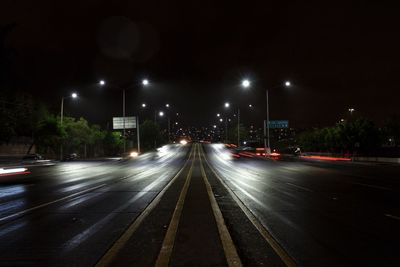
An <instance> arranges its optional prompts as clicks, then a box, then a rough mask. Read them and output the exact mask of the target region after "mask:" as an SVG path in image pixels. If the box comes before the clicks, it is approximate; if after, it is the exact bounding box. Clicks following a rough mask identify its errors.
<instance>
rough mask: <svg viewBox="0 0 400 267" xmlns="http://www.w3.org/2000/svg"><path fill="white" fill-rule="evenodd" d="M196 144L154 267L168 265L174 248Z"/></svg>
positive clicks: (190, 176)
mask: <svg viewBox="0 0 400 267" xmlns="http://www.w3.org/2000/svg"><path fill="white" fill-rule="evenodd" d="M196 150H197V145H195V146H194V151H195V152H194V157H193V159H192V164H191V165H190V169H189V172H188V174H187V176H186V181H185V184H184V185H183V188H182V190H181V193H180V195H179V199H178V202H177V203H176V206H175V210H174V213H173V214H172V218H171V221H170V223H169V226H168V230H167V233H166V234H165V237H164V241H163V243H162V246H161V250H160V253H159V254H158V257H157V260H156V263H155V264H154V266H155V267H167V266H168V265H169V262H170V259H171V254H172V249H173V248H174V243H175V238H176V233H177V231H178V225H179V220H180V218H181V215H182V210H183V205H184V204H185V199H186V195H187V192H188V189H189V185H190V181H191V179H192V172H193V166H194V162H195V159H196Z"/></svg>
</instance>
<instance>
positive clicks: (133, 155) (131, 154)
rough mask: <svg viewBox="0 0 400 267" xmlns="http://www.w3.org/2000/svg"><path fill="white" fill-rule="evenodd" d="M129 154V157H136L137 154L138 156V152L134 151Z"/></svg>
mask: <svg viewBox="0 0 400 267" xmlns="http://www.w3.org/2000/svg"><path fill="white" fill-rule="evenodd" d="M129 155H130V156H131V158H136V157H137V156H139V153H137V152H136V151H133V152H131V153H130V154H129Z"/></svg>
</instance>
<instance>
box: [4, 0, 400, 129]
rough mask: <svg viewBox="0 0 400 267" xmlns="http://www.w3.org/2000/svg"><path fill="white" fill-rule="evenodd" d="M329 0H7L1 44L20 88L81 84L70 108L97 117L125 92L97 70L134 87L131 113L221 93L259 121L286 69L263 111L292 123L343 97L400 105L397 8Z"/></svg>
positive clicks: (199, 108) (359, 106) (218, 99)
mask: <svg viewBox="0 0 400 267" xmlns="http://www.w3.org/2000/svg"><path fill="white" fill-rule="evenodd" d="M305 2H307V3H305ZM331 2H332V3H329V4H328V3H327V2H326V1H318V2H317V1H315V2H314V1H313V2H311V1H290V2H289V1H273V2H268V1H259V2H251V1H240V2H239V1H238V2H235V3H234V2H233V1H226V2H222V1H181V2H176V1H109V0H108V1H99V0H96V1H94V0H86V1H61V0H60V1H47V0H42V1H22V0H21V1H15V0H12V1H9V0H5V1H2V7H1V9H0V25H5V24H8V23H14V22H15V23H16V27H15V28H14V30H13V31H12V32H11V34H10V35H9V36H8V39H7V42H6V44H7V46H8V47H11V48H13V49H15V51H16V56H15V71H16V73H17V75H18V76H17V77H19V79H21V81H23V83H21V84H23V87H24V88H23V89H24V90H28V91H30V92H32V93H33V94H35V95H36V96H37V97H38V98H41V99H43V100H44V101H46V102H47V103H49V104H50V105H52V106H54V107H58V105H59V99H60V98H61V96H62V95H66V94H68V93H69V92H71V91H72V90H77V91H79V93H80V95H81V96H82V97H81V99H80V100H79V101H77V102H74V103H72V101H68V103H66V112H67V113H70V114H72V115H75V116H85V117H87V118H89V119H90V120H92V121H95V122H99V123H104V122H105V121H107V120H110V118H111V117H112V116H117V115H121V108H120V105H121V99H120V98H121V92H120V91H119V90H118V89H116V88H110V87H107V88H100V87H99V86H97V85H96V82H97V81H98V80H99V79H105V80H107V81H108V82H109V83H113V84H115V85H118V86H121V87H129V88H130V89H129V90H128V91H127V108H128V110H129V113H133V112H134V109H135V108H136V107H137V106H138V105H139V103H141V102H146V103H148V104H149V105H152V106H161V105H163V104H164V103H166V102H168V103H170V104H171V106H173V107H174V108H175V109H176V111H179V112H180V114H182V119H183V120H184V121H185V122H186V123H187V124H193V125H203V124H204V125H205V124H209V123H213V122H214V121H215V114H216V113H217V112H222V111H223V102H224V101H226V100H228V101H230V102H232V103H234V104H236V105H237V106H240V107H241V109H242V110H243V111H242V113H243V116H244V120H245V121H247V122H250V121H251V122H255V123H257V124H260V125H261V121H262V119H263V118H264V116H265V97H264V95H265V89H266V88H272V87H274V86H275V85H277V84H280V83H282V82H283V81H284V80H286V79H289V80H290V81H291V82H292V83H293V84H294V85H295V86H293V87H292V88H290V89H285V88H276V89H273V90H270V101H271V102H270V104H271V119H289V120H290V123H291V125H293V126H314V125H329V124H333V123H334V122H336V121H338V120H339V119H340V118H343V117H346V116H348V114H347V113H348V112H347V109H348V108H349V107H353V108H355V109H356V112H357V113H358V114H359V115H363V116H367V117H370V118H372V119H374V120H376V121H382V120H383V119H384V118H386V117H387V116H389V115H392V114H394V113H399V104H398V102H399V97H400V93H399V90H398V88H399V86H398V83H399V82H398V77H399V76H398V72H399V70H400V68H399V62H400V52H399V47H400V38H399V29H400V28H399V26H400V24H399V22H398V13H399V9H398V8H396V7H395V6H391V5H388V4H387V3H384V2H383V1H380V2H378V1H376V2H375V3H367V2H368V1H345V2H343V3H339V2H336V3H334V2H333V1H331ZM142 78H148V79H149V80H150V81H151V82H152V85H151V86H150V87H148V88H141V87H140V80H141V79H142ZM243 78H249V79H251V81H252V87H251V88H250V89H249V90H248V91H244V90H243V89H242V88H241V87H240V86H239V84H240V81H241V79H243ZM249 103H251V104H253V105H254V106H255V109H254V111H252V113H249V112H247V111H246V108H245V107H246V106H247V105H248V104H249Z"/></svg>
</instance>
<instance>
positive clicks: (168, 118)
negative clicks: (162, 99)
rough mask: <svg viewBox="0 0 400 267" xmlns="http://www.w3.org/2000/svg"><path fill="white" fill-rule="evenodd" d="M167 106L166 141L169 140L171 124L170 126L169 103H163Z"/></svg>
mask: <svg viewBox="0 0 400 267" xmlns="http://www.w3.org/2000/svg"><path fill="white" fill-rule="evenodd" d="M165 107H166V108H167V120H168V142H171V126H170V117H169V104H168V103H167V104H165Z"/></svg>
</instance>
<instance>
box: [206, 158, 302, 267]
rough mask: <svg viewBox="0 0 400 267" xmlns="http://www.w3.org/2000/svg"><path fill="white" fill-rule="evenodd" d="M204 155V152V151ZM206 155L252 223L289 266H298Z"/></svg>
mask: <svg viewBox="0 0 400 267" xmlns="http://www.w3.org/2000/svg"><path fill="white" fill-rule="evenodd" d="M203 155H204V153H203ZM203 157H204V161H205V162H206V163H207V166H208V167H209V168H210V170H211V171H212V172H213V174H214V175H215V176H216V177H217V178H218V179H219V180H220V182H221V184H222V185H224V187H225V189H226V190H227V191H228V192H229V194H230V195H231V197H232V198H233V199H234V200H235V201H236V203H237V204H238V206H239V207H240V208H241V209H242V211H243V212H244V213H245V214H246V216H247V218H248V219H249V220H250V221H251V223H252V224H253V225H254V227H256V229H257V230H258V232H259V233H260V234H261V236H262V237H263V238H264V239H265V240H266V241H267V243H268V244H269V245H270V246H271V247H272V249H273V250H274V251H275V253H276V254H278V256H279V257H280V258H281V259H282V261H283V262H284V263H285V265H286V266H288V267H297V264H296V262H295V261H294V260H293V259H292V257H290V255H289V254H288V253H287V252H286V251H285V250H284V249H283V248H282V247H281V245H280V244H279V243H278V241H276V240H275V238H274V237H273V236H272V235H271V233H270V232H269V231H268V230H267V229H265V227H264V226H263V225H262V223H260V222H259V221H258V219H257V217H256V216H255V215H254V214H253V213H252V212H251V211H250V210H249V209H248V208H247V207H246V205H245V204H244V203H243V202H242V201H241V200H240V198H239V197H238V196H237V195H236V194H235V192H234V191H233V190H232V189H231V188H230V187H229V186H228V185H227V184H226V183H225V181H224V180H223V179H222V178H221V177H220V176H219V175H218V174H217V172H216V171H215V170H214V168H213V167H211V164H210V163H209V162H208V160H207V159H206V158H205V156H203Z"/></svg>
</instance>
